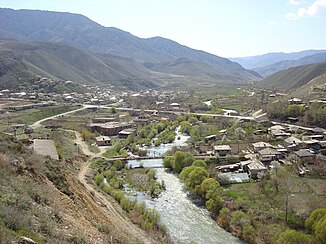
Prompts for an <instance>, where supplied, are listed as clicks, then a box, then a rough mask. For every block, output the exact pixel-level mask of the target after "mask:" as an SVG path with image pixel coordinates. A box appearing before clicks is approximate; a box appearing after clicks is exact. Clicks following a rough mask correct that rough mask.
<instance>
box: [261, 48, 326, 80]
mask: <svg viewBox="0 0 326 244" xmlns="http://www.w3.org/2000/svg"><path fill="white" fill-rule="evenodd" d="M322 62H326V52H322V53H316V54H313V55H309V56H305V57H303V58H300V59H298V60H286V61H280V62H277V63H274V64H271V65H267V66H264V67H260V68H256V69H255V71H256V72H257V73H259V74H260V75H261V76H263V77H268V76H270V75H272V74H274V73H276V72H278V71H282V70H286V69H289V68H292V67H297V66H300V65H305V64H313V63H322Z"/></svg>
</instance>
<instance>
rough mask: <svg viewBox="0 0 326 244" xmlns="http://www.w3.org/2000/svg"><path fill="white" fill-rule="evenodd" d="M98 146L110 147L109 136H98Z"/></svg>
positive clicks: (96, 139) (96, 138)
mask: <svg viewBox="0 0 326 244" xmlns="http://www.w3.org/2000/svg"><path fill="white" fill-rule="evenodd" d="M95 141H96V145H98V146H110V145H111V138H110V137H108V136H97V137H95Z"/></svg>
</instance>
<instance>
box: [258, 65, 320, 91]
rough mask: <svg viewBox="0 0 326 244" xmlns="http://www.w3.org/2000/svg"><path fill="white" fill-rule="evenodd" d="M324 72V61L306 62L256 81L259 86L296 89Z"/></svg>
mask: <svg viewBox="0 0 326 244" xmlns="http://www.w3.org/2000/svg"><path fill="white" fill-rule="evenodd" d="M325 73H326V63H317V64H308V65H303V66H298V67H294V68H291V69H288V70H284V71H280V72H277V73H275V74H273V75H271V76H269V77H267V78H265V79H264V80H262V81H260V82H258V83H257V86H258V87H261V88H269V89H272V88H275V89H278V90H293V89H297V88H299V87H301V86H303V85H305V84H307V83H308V82H309V81H311V80H312V79H314V78H315V77H317V76H319V75H322V74H325Z"/></svg>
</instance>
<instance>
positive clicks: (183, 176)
mask: <svg viewBox="0 0 326 244" xmlns="http://www.w3.org/2000/svg"><path fill="white" fill-rule="evenodd" d="M194 168H195V166H188V167H185V168H184V169H183V170H182V171H181V173H180V175H179V178H180V180H182V181H186V180H187V178H188V176H189V174H190V173H191V171H193V169H194Z"/></svg>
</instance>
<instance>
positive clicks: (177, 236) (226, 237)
mask: <svg viewBox="0 0 326 244" xmlns="http://www.w3.org/2000/svg"><path fill="white" fill-rule="evenodd" d="M178 136H180V140H176V141H175V142H174V143H172V144H166V145H162V146H160V147H156V148H152V150H151V149H149V150H150V152H154V151H155V152H158V151H159V152H162V153H164V152H166V151H167V150H169V149H170V148H171V147H172V146H174V145H176V146H181V145H185V142H186V140H187V139H188V138H189V137H187V136H184V135H181V134H180V133H179V132H178V130H177V137H178ZM128 164H129V165H131V166H132V167H135V166H139V165H140V164H142V165H143V167H160V166H163V160H162V159H150V160H140V161H136V160H130V161H129V162H128ZM156 177H157V180H158V181H159V182H161V181H162V180H163V181H164V183H165V186H166V190H165V191H163V192H162V193H161V195H160V196H159V197H158V198H154V199H153V198H150V197H149V196H147V195H146V194H144V193H139V192H136V193H135V196H134V197H135V198H137V200H138V201H139V202H144V203H145V204H146V206H148V207H150V208H155V209H156V210H157V211H158V212H159V213H160V215H161V222H162V224H164V225H165V226H166V227H167V229H168V232H169V234H170V236H171V238H172V240H173V242H174V243H190V242H191V241H195V243H198V244H233V243H243V242H242V241H241V240H240V239H238V238H236V237H234V236H232V235H231V234H230V233H228V232H226V231H225V230H224V229H222V228H221V227H219V226H218V224H217V223H216V222H215V221H214V220H213V219H212V218H211V217H210V214H209V211H208V210H207V209H206V208H205V207H203V206H198V205H196V204H195V203H194V201H193V200H192V199H191V198H190V197H189V196H188V193H187V192H186V191H184V188H183V183H182V182H181V181H180V180H179V178H178V177H177V176H176V175H174V174H171V173H167V172H166V171H165V170H164V169H156Z"/></svg>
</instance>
